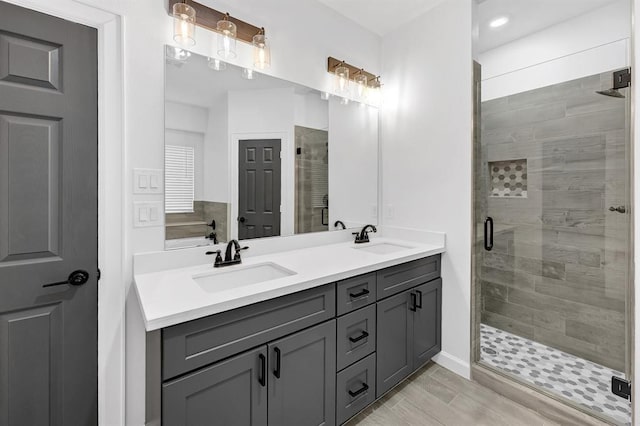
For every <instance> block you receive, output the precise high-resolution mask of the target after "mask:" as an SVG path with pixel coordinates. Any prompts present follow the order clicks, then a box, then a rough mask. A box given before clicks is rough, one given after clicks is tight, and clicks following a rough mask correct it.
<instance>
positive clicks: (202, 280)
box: [193, 262, 296, 293]
mask: <svg viewBox="0 0 640 426" xmlns="http://www.w3.org/2000/svg"><path fill="white" fill-rule="evenodd" d="M295 274H296V273H295V272H293V271H291V270H289V269H287V268H283V267H282V266H280V265H277V264H275V263H270V262H268V263H258V264H256V265H247V266H243V265H234V266H226V267H222V268H220V269H216V270H215V271H213V272H207V273H203V274H198V275H194V276H193V280H194V281H195V282H196V283H198V285H199V286H200V287H201V288H202V289H203V290H204V291H207V292H209V293H213V292H217V291H222V290H229V289H232V288H238V287H242V286H246V285H251V284H257V283H260V282H264V281H271V280H275V279H278V278H283V277H288V276H291V275H295Z"/></svg>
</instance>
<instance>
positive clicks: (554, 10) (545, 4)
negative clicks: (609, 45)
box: [318, 0, 627, 52]
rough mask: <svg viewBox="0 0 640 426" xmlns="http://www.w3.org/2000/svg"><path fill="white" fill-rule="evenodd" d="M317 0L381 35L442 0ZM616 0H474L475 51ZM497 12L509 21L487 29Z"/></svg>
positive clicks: (497, 44) (491, 46)
mask: <svg viewBox="0 0 640 426" xmlns="http://www.w3.org/2000/svg"><path fill="white" fill-rule="evenodd" d="M318 1H319V2H320V3H323V4H325V5H326V6H328V7H330V8H331V9H334V10H335V11H336V12H338V13H340V14H341V15H344V16H346V17H347V18H349V19H350V20H352V21H354V22H356V23H357V24H359V25H360V26H362V27H364V28H366V29H368V30H369V31H372V32H374V33H376V34H378V35H380V36H384V35H385V34H388V33H389V32H391V31H393V30H394V29H396V28H398V27H401V26H402V25H404V24H406V23H407V22H409V21H411V20H412V19H414V18H415V17H417V16H419V15H421V14H423V13H425V12H427V11H428V10H430V9H432V8H433V7H435V6H437V5H438V4H440V3H442V2H443V1H446V0H318ZM616 1H627V0H475V2H476V3H477V4H478V20H479V25H480V40H479V43H478V48H479V51H480V52H484V51H486V50H489V49H493V48H495V47H498V46H500V45H502V44H505V43H508V42H510V41H513V40H517V39H519V38H521V37H524V36H526V35H528V34H532V33H535V32H537V31H540V30H542V29H544V28H547V27H550V26H552V25H555V24H558V23H560V22H563V21H566V20H568V19H571V18H574V17H576V16H579V15H582V14H584V13H587V12H590V11H592V10H594V9H597V8H600V7H602V6H605V5H607V4H609V3H615V2H616ZM500 15H507V16H508V17H509V19H510V21H509V23H508V24H507V25H505V26H504V27H501V28H498V29H490V28H489V26H488V24H489V22H490V21H491V20H493V19H494V18H495V17H497V16H500Z"/></svg>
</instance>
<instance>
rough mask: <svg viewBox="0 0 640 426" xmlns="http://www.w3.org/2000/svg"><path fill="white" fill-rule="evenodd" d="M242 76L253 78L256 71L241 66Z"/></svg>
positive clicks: (248, 78)
mask: <svg viewBox="0 0 640 426" xmlns="http://www.w3.org/2000/svg"><path fill="white" fill-rule="evenodd" d="M242 78H244V79H246V80H253V79H254V78H256V73H255V72H254V71H253V70H252V69H251V68H242Z"/></svg>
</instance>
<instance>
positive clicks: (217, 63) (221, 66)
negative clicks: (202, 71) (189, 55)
mask: <svg viewBox="0 0 640 426" xmlns="http://www.w3.org/2000/svg"><path fill="white" fill-rule="evenodd" d="M207 65H209V68H211V69H212V70H215V71H224V70H226V69H227V63H226V62H222V61H221V60H220V59H217V58H209V59H207Z"/></svg>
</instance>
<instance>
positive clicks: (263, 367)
mask: <svg viewBox="0 0 640 426" xmlns="http://www.w3.org/2000/svg"><path fill="white" fill-rule="evenodd" d="M258 358H260V377H258V382H259V383H260V386H262V387H265V386H266V385H267V357H266V356H264V354H260V355H258Z"/></svg>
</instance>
